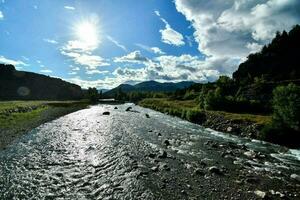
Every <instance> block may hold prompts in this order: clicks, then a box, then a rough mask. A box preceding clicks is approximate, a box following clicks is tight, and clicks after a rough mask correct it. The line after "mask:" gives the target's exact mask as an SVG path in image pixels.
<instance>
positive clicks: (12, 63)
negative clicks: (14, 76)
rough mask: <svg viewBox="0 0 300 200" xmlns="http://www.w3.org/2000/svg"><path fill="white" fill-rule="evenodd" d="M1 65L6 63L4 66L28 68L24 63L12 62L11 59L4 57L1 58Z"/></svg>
mask: <svg viewBox="0 0 300 200" xmlns="http://www.w3.org/2000/svg"><path fill="white" fill-rule="evenodd" d="M0 63H4V64H11V65H14V66H17V67H21V66H28V64H26V63H24V62H23V61H20V60H12V59H9V58H5V57H4V56H0Z"/></svg>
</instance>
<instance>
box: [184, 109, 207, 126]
mask: <svg viewBox="0 0 300 200" xmlns="http://www.w3.org/2000/svg"><path fill="white" fill-rule="evenodd" d="M186 119H187V120H188V121H191V122H194V123H202V122H203V121H205V113H204V112H202V111H200V110H196V109H192V110H188V111H187V112H186Z"/></svg>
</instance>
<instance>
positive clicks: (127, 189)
mask: <svg viewBox="0 0 300 200" xmlns="http://www.w3.org/2000/svg"><path fill="white" fill-rule="evenodd" d="M128 106H132V107H133V110H132V111H130V112H126V111H125V110H126V108H127V107H128ZM114 107H115V106H113V105H97V106H92V107H90V108H88V109H85V110H81V111H78V112H75V113H72V114H69V115H66V116H64V117H61V118H59V119H57V120H54V121H52V122H49V123H45V124H43V125H41V126H40V127H38V128H36V129H34V130H32V131H31V132H29V133H28V134H26V135H24V136H23V137H22V138H20V139H18V140H16V141H15V142H14V144H12V145H11V146H9V147H8V148H7V149H5V150H3V151H0V199H255V198H257V195H256V194H255V193H254V191H255V190H261V191H265V192H267V193H270V194H271V193H273V196H272V198H275V199H276V198H279V194H282V195H284V196H285V197H287V198H290V199H298V198H299V197H300V196H299V195H300V192H299V191H300V187H299V182H297V180H295V179H292V178H291V177H290V175H291V174H294V175H297V174H300V151H299V150H291V149H286V148H283V147H280V146H277V145H271V144H269V143H264V142H260V141H255V140H249V139H244V138H239V137H237V136H230V135H228V134H223V133H220V132H216V131H213V130H210V129H205V128H203V127H201V126H199V125H195V124H192V123H189V122H186V121H184V120H181V119H178V118H174V117H170V116H167V115H164V114H161V113H158V112H155V111H152V110H149V109H145V108H141V107H138V106H134V105H128V104H124V105H118V106H117V107H118V109H114ZM104 111H109V112H110V115H103V114H102V113H103V112H104ZM146 113H147V114H149V116H150V118H148V117H146V116H145V114H146ZM166 140H167V141H166ZM168 142H169V143H170V145H166V144H167V143H168ZM211 166H216V168H218V169H219V171H221V172H220V173H212V170H209V168H210V167H211ZM274 192H278V193H277V194H274Z"/></svg>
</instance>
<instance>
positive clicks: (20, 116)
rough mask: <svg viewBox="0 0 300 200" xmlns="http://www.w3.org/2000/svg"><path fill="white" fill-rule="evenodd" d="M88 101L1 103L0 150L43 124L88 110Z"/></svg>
mask: <svg viewBox="0 0 300 200" xmlns="http://www.w3.org/2000/svg"><path fill="white" fill-rule="evenodd" d="M88 105H89V103H88V102H86V101H5V102H0V150H3V149H6V147H7V146H9V145H11V144H12V143H13V141H14V140H15V139H17V138H18V137H21V136H22V135H24V134H26V133H27V132H29V131H31V130H32V129H34V128H36V127H38V126H40V125H41V124H43V123H46V122H49V121H52V120H54V119H57V118H59V117H61V116H64V115H67V114H69V113H72V112H76V111H78V110H81V109H84V108H87V107H88Z"/></svg>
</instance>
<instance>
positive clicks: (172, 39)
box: [154, 11, 185, 46]
mask: <svg viewBox="0 0 300 200" xmlns="http://www.w3.org/2000/svg"><path fill="white" fill-rule="evenodd" d="M154 13H155V14H156V15H157V16H158V17H160V19H161V20H162V21H163V22H164V23H165V25H166V26H165V29H161V30H159V32H160V33H161V40H162V42H164V43H166V44H170V45H175V46H182V45H185V42H184V37H183V35H182V34H181V33H179V32H177V31H175V30H174V29H173V28H172V27H171V25H170V24H169V23H168V22H167V21H166V20H165V19H164V18H162V17H161V15H160V13H159V11H154Z"/></svg>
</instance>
